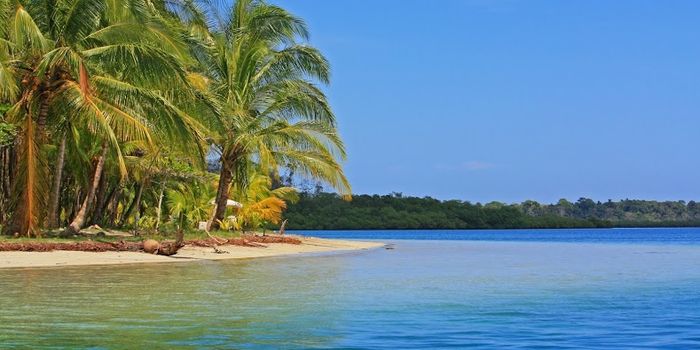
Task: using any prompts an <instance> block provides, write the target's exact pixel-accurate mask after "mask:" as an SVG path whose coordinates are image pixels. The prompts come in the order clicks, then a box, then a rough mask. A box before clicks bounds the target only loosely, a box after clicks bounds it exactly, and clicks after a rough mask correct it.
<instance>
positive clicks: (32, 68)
mask: <svg viewBox="0 0 700 350" xmlns="http://www.w3.org/2000/svg"><path fill="white" fill-rule="evenodd" d="M0 13H1V14H0V16H1V17H2V18H3V19H4V21H3V23H5V24H6V25H4V26H3V28H2V30H3V31H2V34H3V39H4V40H3V44H4V45H3V47H2V49H3V50H2V53H0V61H2V66H1V67H0V72H2V73H0V84H1V85H0V96H2V97H3V98H4V99H6V100H7V101H9V102H10V103H11V104H12V107H11V108H10V110H9V111H8V112H7V113H6V114H7V118H8V119H9V120H11V121H12V122H14V123H15V125H18V126H20V134H19V141H18V144H19V145H20V146H19V150H18V153H19V159H20V161H19V165H18V171H17V173H18V177H17V181H15V186H14V187H15V189H16V191H15V192H16V201H15V206H14V214H15V218H14V220H13V221H12V222H13V224H14V225H13V229H14V230H16V231H17V232H20V233H22V234H26V235H31V234H38V230H37V229H38V226H39V224H40V222H41V217H42V216H43V215H44V214H45V212H41V210H40V208H42V207H45V206H43V205H42V204H43V203H42V200H43V199H44V198H46V197H47V196H46V195H45V194H46V193H47V187H48V183H47V181H46V179H47V176H46V174H47V164H48V162H47V159H46V157H45V151H44V150H43V146H44V145H46V144H48V143H49V141H48V137H49V136H53V138H54V139H60V140H61V141H60V147H59V150H58V155H57V158H56V159H57V162H55V163H56V168H55V170H54V174H55V178H54V180H55V181H54V182H53V187H54V190H53V191H51V193H52V196H53V198H51V200H50V206H49V207H50V209H49V219H50V220H49V221H52V222H51V224H52V225H54V224H55V217H56V215H57V213H56V210H57V208H55V207H56V203H58V201H57V200H56V198H55V197H56V196H57V195H58V194H59V193H60V191H59V190H57V188H58V187H60V186H61V184H62V179H61V175H62V173H63V166H64V159H65V153H64V152H65V149H66V146H65V142H66V140H65V139H66V138H67V142H70V143H74V144H73V145H72V147H73V148H75V149H81V150H83V151H86V150H87V152H86V153H87V155H88V157H87V159H88V160H89V162H90V163H92V164H91V165H90V166H88V168H92V171H91V173H92V175H90V176H83V177H82V179H80V180H82V181H85V182H83V183H82V184H81V187H82V188H84V189H85V191H81V192H82V193H83V200H82V202H81V204H80V206H79V209H78V210H77V212H76V213H75V215H74V218H73V220H72V221H71V223H70V225H69V226H68V231H70V232H77V231H79V230H80V228H81V227H82V226H83V225H84V223H85V221H86V218H87V215H88V211H89V210H90V209H91V208H92V206H93V202H94V200H95V196H96V192H97V188H98V186H99V184H100V181H101V177H102V174H103V171H104V168H105V161H106V160H107V158H110V159H111V160H113V161H114V163H116V164H117V167H118V169H119V173H120V176H121V177H125V176H126V174H127V168H126V164H125V161H124V155H123V153H122V150H121V146H122V143H123V142H126V141H142V142H143V143H144V144H145V145H146V146H147V148H150V147H152V146H153V144H154V142H153V140H154V138H155V137H156V136H157V139H158V140H161V141H171V142H174V141H177V144H181V145H182V144H192V143H195V144H196V143H197V142H198V138H199V137H200V136H201V129H202V128H201V125H200V124H199V123H198V122H197V121H196V120H195V119H194V118H193V117H191V116H190V115H188V114H187V113H184V112H183V111H182V110H181V109H179V108H178V107H177V106H176V105H175V104H174V103H172V102H171V101H170V100H169V99H168V98H167V96H166V95H164V94H163V93H162V92H161V90H160V89H162V88H163V87H168V89H173V88H181V90H183V91H187V90H188V89H189V85H188V83H187V79H186V72H185V70H184V64H185V63H186V61H187V57H186V50H185V48H186V46H185V45H184V44H183V43H182V42H181V41H180V39H179V36H178V33H177V32H175V31H173V30H170V27H169V26H168V24H167V22H166V21H165V20H164V19H162V18H161V17H160V16H159V14H158V13H157V12H156V11H154V10H152V8H151V7H150V6H148V2H147V1H145V0H144V1H130V2H128V3H122V2H111V1H104V0H86V1H81V0H59V1H49V0H46V1H31V2H28V3H27V4H26V6H24V5H23V4H21V3H19V2H16V1H9V0H2V3H1V4H0ZM47 122H51V126H52V129H51V130H47ZM49 132H50V133H51V134H52V135H49ZM84 135H89V136H87V137H86V136H84ZM66 136H68V137H66ZM78 142H80V144H78ZM83 160H85V157H83ZM78 161H79V160H78Z"/></svg>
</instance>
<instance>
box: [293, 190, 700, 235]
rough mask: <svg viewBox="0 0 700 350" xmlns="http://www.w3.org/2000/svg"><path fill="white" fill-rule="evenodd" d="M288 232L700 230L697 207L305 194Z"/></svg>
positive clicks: (296, 205)
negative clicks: (617, 228)
mask: <svg viewBox="0 0 700 350" xmlns="http://www.w3.org/2000/svg"><path fill="white" fill-rule="evenodd" d="M285 217H286V218H287V219H288V224H287V228H289V229H307V230H340V229H346V230H359V229H499V228H596V227H598V228H600V227H631V226H633V227H639V226H700V205H699V204H697V203H695V202H694V201H690V202H687V203H686V202H684V201H675V202H672V201H668V202H658V201H646V200H628V199H626V200H621V201H617V202H613V201H607V202H596V201H593V200H591V199H588V198H580V199H579V200H578V201H576V202H575V203H572V202H569V201H567V200H565V199H562V200H559V202H557V203H556V204H540V203H537V202H535V201H525V202H522V203H518V204H505V203H500V202H491V203H487V204H481V203H470V202H466V201H459V200H447V201H441V200H437V199H434V198H430V197H424V198H418V197H405V196H403V195H402V194H400V193H392V194H390V195H382V196H380V195H356V196H353V198H352V201H345V200H343V199H342V198H340V197H339V196H337V195H335V194H330V193H302V194H301V197H300V199H299V201H298V202H297V203H293V204H289V206H288V208H287V211H286V213H285Z"/></svg>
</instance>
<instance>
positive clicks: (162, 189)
mask: <svg viewBox="0 0 700 350" xmlns="http://www.w3.org/2000/svg"><path fill="white" fill-rule="evenodd" d="M164 194H165V182H161V183H160V194H158V211H157V212H156V232H158V228H159V227H160V215H161V212H162V211H163V195H164Z"/></svg>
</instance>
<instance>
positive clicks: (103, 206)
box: [94, 186, 119, 225]
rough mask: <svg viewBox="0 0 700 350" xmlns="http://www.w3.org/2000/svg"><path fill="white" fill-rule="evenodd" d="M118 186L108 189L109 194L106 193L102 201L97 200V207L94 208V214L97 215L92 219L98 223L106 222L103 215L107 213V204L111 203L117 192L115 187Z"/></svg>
mask: <svg viewBox="0 0 700 350" xmlns="http://www.w3.org/2000/svg"><path fill="white" fill-rule="evenodd" d="M118 187H119V186H114V187H112V189H111V190H110V191H109V194H107V197H105V199H104V200H103V201H102V202H97V205H98V206H99V207H98V208H95V216H96V217H97V218H96V219H95V220H94V221H95V223H96V224H98V225H104V224H105V223H108V222H109V221H108V220H105V217H106V216H107V215H110V214H109V205H110V204H111V203H112V201H113V200H114V196H115V195H116V194H117V188H118Z"/></svg>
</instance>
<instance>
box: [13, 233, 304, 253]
mask: <svg viewBox="0 0 700 350" xmlns="http://www.w3.org/2000/svg"><path fill="white" fill-rule="evenodd" d="M222 240H223V242H222ZM146 241H149V240H146ZM153 241H154V242H156V243H158V241H155V240H153ZM144 243H145V241H144V242H128V241H123V240H121V241H117V242H96V241H78V242H0V251H3V252H8V251H20V252H50V251H54V250H68V251H81V252H138V251H146V250H145V249H144ZM269 243H284V244H301V240H300V239H299V238H296V237H291V236H278V235H268V236H257V235H243V236H241V237H236V238H230V239H223V238H219V239H218V240H214V239H211V238H209V239H198V240H187V241H185V240H183V234H182V233H179V234H178V237H177V240H175V241H164V242H162V243H158V244H159V248H158V249H157V253H156V254H158V255H166V256H170V255H174V254H175V253H177V251H178V250H179V249H180V248H182V247H184V246H185V245H192V246H196V247H216V246H219V245H235V246H243V247H257V248H265V247H267V246H266V245H265V244H269ZM149 244H150V243H149ZM150 249H151V248H149V250H150ZM151 254H153V253H151Z"/></svg>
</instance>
